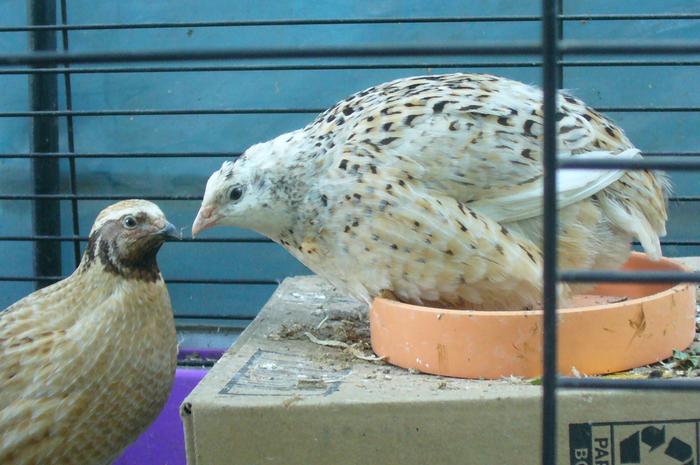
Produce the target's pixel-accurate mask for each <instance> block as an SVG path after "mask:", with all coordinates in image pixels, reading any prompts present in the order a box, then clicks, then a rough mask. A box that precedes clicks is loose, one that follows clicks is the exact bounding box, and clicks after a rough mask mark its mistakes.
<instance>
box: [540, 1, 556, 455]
mask: <svg viewBox="0 0 700 465" xmlns="http://www.w3.org/2000/svg"><path fill="white" fill-rule="evenodd" d="M557 49H558V41H557V2H556V0H542V54H543V56H542V87H543V92H544V95H543V111H544V128H543V130H544V140H543V144H544V149H543V158H542V163H543V169H544V199H543V203H544V220H543V221H544V237H543V253H544V270H543V281H544V288H543V292H544V340H543V345H544V361H543V375H542V464H543V465H554V464H555V463H556V454H557V448H556V446H557V444H556V438H557V397H556V388H557V386H556V383H557V371H556V370H557V313H556V312H557V281H556V279H557V208H556V206H557V198H556V196H557V192H556V183H557V178H556V176H557V174H556V161H557V159H556V157H557V132H556V120H555V113H556V99H557V76H558V75H557V56H558V52H557Z"/></svg>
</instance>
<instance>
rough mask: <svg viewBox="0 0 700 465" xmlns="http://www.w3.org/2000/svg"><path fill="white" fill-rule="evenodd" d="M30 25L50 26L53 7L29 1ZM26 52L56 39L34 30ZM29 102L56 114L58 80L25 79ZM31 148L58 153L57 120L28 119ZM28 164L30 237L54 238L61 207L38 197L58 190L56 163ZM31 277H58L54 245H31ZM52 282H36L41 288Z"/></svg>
mask: <svg viewBox="0 0 700 465" xmlns="http://www.w3.org/2000/svg"><path fill="white" fill-rule="evenodd" d="M27 7H28V16H29V22H30V23H31V24H38V25H42V24H54V23H55V22H56V3H55V1H53V0H47V1H44V0H29V3H28V4H27ZM29 45H30V48H31V49H32V50H33V51H34V52H35V53H37V51H42V52H43V51H55V50H56V36H55V33H54V32H53V31H43V30H36V31H32V32H30V34H29ZM29 100H30V105H31V109H32V111H39V112H41V111H56V110H57V109H58V78H57V75H55V74H32V75H29ZM31 146H32V151H33V152H57V151H58V120H57V119H56V118H55V117H52V116H43V115H40V114H37V115H34V116H32V126H31ZM31 162H32V175H33V184H34V185H33V188H34V192H35V194H37V197H36V198H34V199H33V200H34V202H33V205H32V226H33V230H34V234H36V235H46V236H58V235H60V234H61V207H60V203H59V202H58V200H57V199H52V198H47V197H39V196H40V195H44V194H49V195H50V194H55V193H57V192H59V189H60V172H59V164H58V159H57V158H55V157H48V158H34V159H32V160H31ZM34 273H35V274H36V275H37V276H43V275H60V274H61V245H60V243H59V242H56V241H44V242H35V243H34ZM53 282H55V281H54V280H51V279H38V280H37V281H36V284H35V285H36V287H37V289H38V288H41V287H44V286H47V285H49V284H52V283H53Z"/></svg>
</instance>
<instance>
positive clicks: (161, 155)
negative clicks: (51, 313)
mask: <svg viewBox="0 0 700 465" xmlns="http://www.w3.org/2000/svg"><path fill="white" fill-rule="evenodd" d="M241 154H242V152H92V153H74V152H42V153H37V152H28V153H19V152H12V153H0V159H2V158H47V157H49V158H55V157H59V158H220V157H224V158H237V157H240V156H241ZM698 156H700V152H699V153H698Z"/></svg>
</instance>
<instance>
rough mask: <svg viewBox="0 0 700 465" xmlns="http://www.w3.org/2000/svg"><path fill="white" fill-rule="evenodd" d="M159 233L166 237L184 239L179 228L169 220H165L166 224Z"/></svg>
mask: <svg viewBox="0 0 700 465" xmlns="http://www.w3.org/2000/svg"><path fill="white" fill-rule="evenodd" d="M158 235H160V236H161V237H164V238H166V239H177V240H180V239H182V237H180V233H179V232H178V230H177V228H176V227H175V226H173V225H172V224H171V223H169V222H167V221H166V222H165V226H163V228H162V229H161V230H160V231H158Z"/></svg>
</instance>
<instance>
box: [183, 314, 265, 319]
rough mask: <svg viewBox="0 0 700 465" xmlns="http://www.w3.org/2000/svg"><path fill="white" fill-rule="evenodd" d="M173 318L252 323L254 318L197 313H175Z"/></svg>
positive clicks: (238, 315) (239, 315)
mask: <svg viewBox="0 0 700 465" xmlns="http://www.w3.org/2000/svg"><path fill="white" fill-rule="evenodd" d="M173 316H174V317H175V318H181V319H183V320H184V319H191V320H243V321H252V320H253V319H254V318H255V317H254V316H250V315H241V314H236V313H234V314H231V315H216V314H210V313H208V314H206V315H200V314H197V313H175V314H174V315H173Z"/></svg>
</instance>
